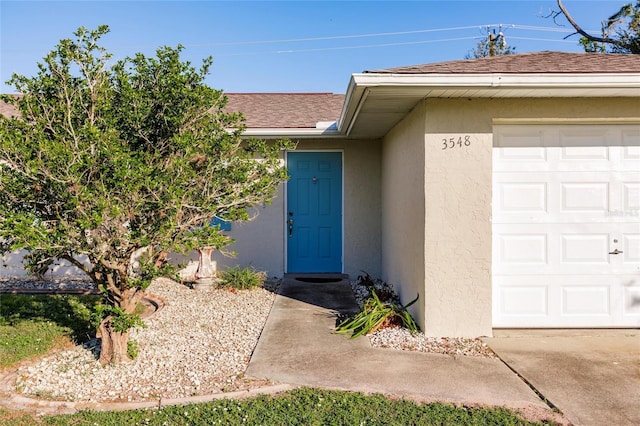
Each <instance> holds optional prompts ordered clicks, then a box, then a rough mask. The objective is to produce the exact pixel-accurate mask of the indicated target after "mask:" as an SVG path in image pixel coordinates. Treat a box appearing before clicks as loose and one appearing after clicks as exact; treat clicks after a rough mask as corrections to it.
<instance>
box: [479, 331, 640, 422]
mask: <svg viewBox="0 0 640 426" xmlns="http://www.w3.org/2000/svg"><path fill="white" fill-rule="evenodd" d="M494 335H495V337H493V338H491V339H486V342H487V343H488V344H489V346H490V347H491V349H493V350H494V352H495V353H497V354H498V355H499V356H500V358H502V359H503V360H504V361H505V362H506V363H507V364H509V366H510V367H511V368H513V369H514V370H515V371H517V372H518V373H519V374H520V375H522V376H523V377H524V378H525V379H526V380H527V381H528V382H529V383H530V384H531V385H533V386H534V387H535V388H536V389H537V390H538V391H539V392H540V393H541V394H542V395H544V396H545V398H547V400H548V401H549V402H550V403H551V404H553V405H555V406H556V407H557V408H558V409H560V411H562V412H563V413H564V415H565V416H566V417H567V418H568V419H569V420H570V421H571V422H572V423H573V424H575V425H617V426H622V425H640V331H639V330H517V331H516V330H505V331H498V332H495V333H494Z"/></svg>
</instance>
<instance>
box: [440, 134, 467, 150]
mask: <svg viewBox="0 0 640 426" xmlns="http://www.w3.org/2000/svg"><path fill="white" fill-rule="evenodd" d="M470 145H471V136H469V135H465V136H458V137H453V138H443V139H442V149H453V148H462V147H464V146H470Z"/></svg>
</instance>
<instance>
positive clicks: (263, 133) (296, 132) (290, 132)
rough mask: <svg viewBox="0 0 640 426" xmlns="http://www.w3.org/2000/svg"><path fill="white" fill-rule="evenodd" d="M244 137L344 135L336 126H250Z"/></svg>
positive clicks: (320, 136)
mask: <svg viewBox="0 0 640 426" xmlns="http://www.w3.org/2000/svg"><path fill="white" fill-rule="evenodd" d="M242 136H243V137H256V138H260V139H280V138H295V139H315V138H337V137H343V135H342V134H341V133H340V132H339V131H338V130H337V129H336V128H329V129H314V128H308V129H303V128H275V127H273V128H271V127H270V128H248V129H246V130H245V131H244V132H243V133H242Z"/></svg>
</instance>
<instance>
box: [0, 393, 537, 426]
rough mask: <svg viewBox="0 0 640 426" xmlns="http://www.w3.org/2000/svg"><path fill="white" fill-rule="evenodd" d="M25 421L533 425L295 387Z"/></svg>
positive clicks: (482, 412)
mask: <svg viewBox="0 0 640 426" xmlns="http://www.w3.org/2000/svg"><path fill="white" fill-rule="evenodd" d="M0 421H2V424H4V425H7V426H26V425H32V424H37V425H100V426H107V425H114V426H115V425H118V426H120V425H403V426H404V425H531V424H536V423H530V422H527V421H526V420H523V419H522V418H520V417H518V416H517V415H516V414H514V413H513V412H510V411H507V410H503V409H489V408H464V407H453V406H450V405H445V404H439V403H433V404H426V405H419V404H416V403H413V402H411V401H406V400H390V399H388V398H385V397H384V396H381V395H372V396H365V395H363V394H360V393H354V392H342V391H326V390H319V389H310V388H307V389H299V390H294V391H291V392H287V393H285V394H282V395H278V396H260V397H257V398H253V399H246V400H219V401H214V402H210V403H204V404H193V405H185V406H174V407H164V408H161V409H153V410H133V411H124V412H97V411H82V412H80V413H77V414H73V415H64V416H40V417H31V416H19V417H11V416H9V415H8V413H7V412H5V413H4V415H3V414H2V412H1V411H0Z"/></svg>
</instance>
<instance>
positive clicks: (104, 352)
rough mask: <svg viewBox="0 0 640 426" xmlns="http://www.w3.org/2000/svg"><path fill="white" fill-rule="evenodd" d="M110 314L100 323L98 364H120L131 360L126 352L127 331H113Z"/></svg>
mask: <svg viewBox="0 0 640 426" xmlns="http://www.w3.org/2000/svg"><path fill="white" fill-rule="evenodd" d="M111 318H112V317H111V315H109V316H108V317H106V318H105V319H103V320H102V322H101V323H100V328H99V330H100V339H101V341H102V344H101V350H100V359H99V361H100V364H102V365H107V364H122V363H126V362H129V361H131V357H129V354H128V352H127V342H128V341H129V332H128V331H126V332H121V331H115V330H114V329H113V323H112V321H111Z"/></svg>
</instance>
